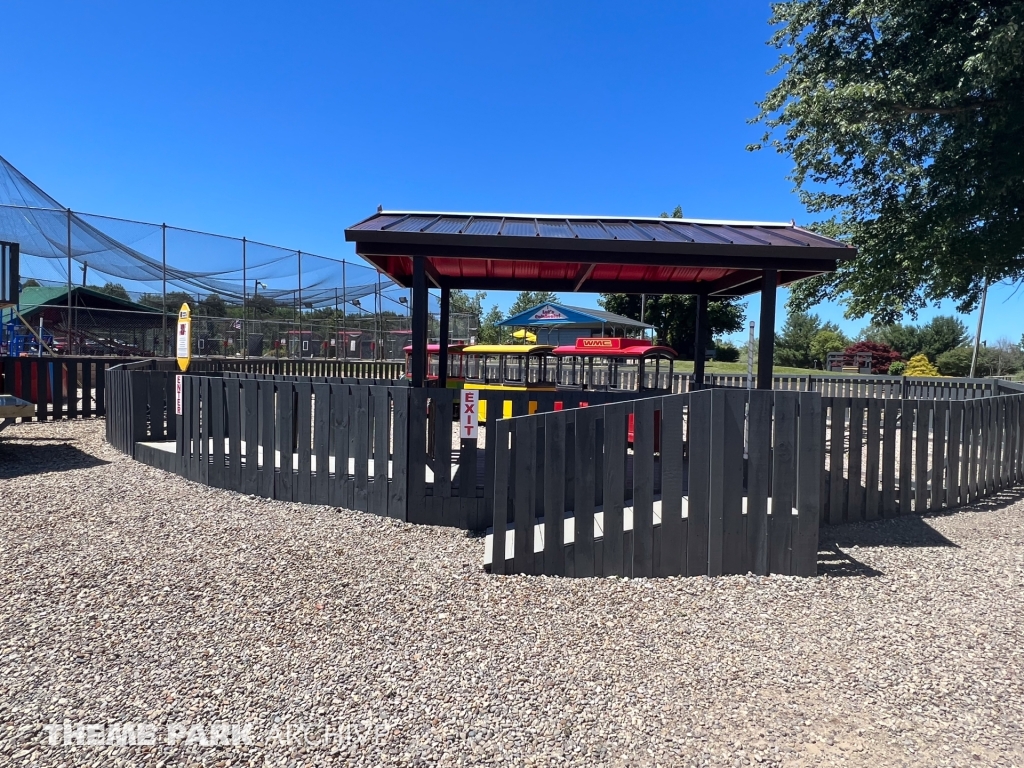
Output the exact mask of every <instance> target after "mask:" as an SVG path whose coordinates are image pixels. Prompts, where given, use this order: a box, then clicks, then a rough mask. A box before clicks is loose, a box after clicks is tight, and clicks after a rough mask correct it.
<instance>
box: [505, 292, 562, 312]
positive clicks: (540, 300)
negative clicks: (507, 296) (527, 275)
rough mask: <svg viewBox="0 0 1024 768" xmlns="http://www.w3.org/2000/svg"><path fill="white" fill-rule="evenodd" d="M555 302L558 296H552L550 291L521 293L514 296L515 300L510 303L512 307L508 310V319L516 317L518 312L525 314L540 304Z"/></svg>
mask: <svg viewBox="0 0 1024 768" xmlns="http://www.w3.org/2000/svg"><path fill="white" fill-rule="evenodd" d="M557 301H558V296H556V295H555V294H553V293H552V292H551V291H523V292H521V293H520V294H519V295H518V296H516V300H515V301H514V302H512V306H511V307H509V308H508V317H513V316H515V315H518V314H519V313H520V312H525V311H526V310H528V309H532V308H533V307H536V306H538V305H540V304H547V303H549V302H557Z"/></svg>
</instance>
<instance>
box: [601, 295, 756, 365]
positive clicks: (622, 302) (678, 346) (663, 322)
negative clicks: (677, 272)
mask: <svg viewBox="0 0 1024 768" xmlns="http://www.w3.org/2000/svg"><path fill="white" fill-rule="evenodd" d="M640 298H641V297H640V296H637V295H636V294H631V293H603V294H601V298H600V299H598V303H600V305H601V306H602V307H604V308H605V309H606V310H608V311H609V312H614V313H616V314H618V315H624V316H626V317H631V318H633V319H634V320H640ZM643 322H645V323H648V324H650V325H653V326H654V327H655V329H656V330H657V332H658V338H659V339H660V340H661V342H662V343H663V344H666V345H668V346H670V347H672V348H673V349H674V350H675V351H676V352H678V353H679V354H680V355H681V356H682V357H684V358H687V359H693V355H694V348H693V343H694V339H695V337H696V333H697V297H696V296H674V295H665V296H648V297H647V306H646V312H645V313H644V318H643ZM708 326H709V327H710V338H713V337H715V336H719V335H721V334H727V333H736V332H737V331H742V330H743V305H741V304H737V303H736V302H735V301H734V300H725V301H710V302H708Z"/></svg>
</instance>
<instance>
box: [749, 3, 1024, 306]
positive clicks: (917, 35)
mask: <svg viewBox="0 0 1024 768" xmlns="http://www.w3.org/2000/svg"><path fill="white" fill-rule="evenodd" d="M772 9H773V14H772V18H771V23H772V24H775V25H777V29H776V31H775V33H774V35H773V36H772V37H771V39H770V41H769V43H770V44H771V45H773V46H775V47H776V48H778V49H779V51H780V57H779V61H778V64H777V66H776V68H775V69H774V70H773V72H778V73H781V79H780V81H779V83H778V85H776V86H775V87H774V88H773V89H771V91H769V92H768V94H767V96H766V97H765V99H764V100H763V101H762V102H761V103H760V105H759V106H760V114H758V115H757V117H756V118H755V122H761V123H762V124H763V125H764V126H765V127H766V129H767V130H766V133H765V135H764V137H763V139H762V141H761V142H760V143H759V144H756V145H753V146H752V147H751V149H760V148H761V147H772V148H774V149H775V150H777V151H778V152H780V153H783V154H785V155H788V156H789V157H790V158H791V159H792V161H793V164H794V165H793V171H792V175H791V178H792V180H793V181H794V182H795V184H796V186H797V189H798V190H799V193H800V196H801V199H802V201H803V203H804V204H805V206H806V207H807V209H808V210H809V211H810V212H811V213H819V214H824V215H825V216H826V218H825V219H824V220H822V221H819V222H818V224H817V225H815V227H816V228H817V229H818V230H819V231H821V232H823V233H825V234H828V235H831V236H834V237H839V238H841V239H845V240H847V241H848V242H850V243H851V244H853V245H855V246H856V247H857V248H858V249H859V252H858V256H857V258H856V259H855V260H853V261H851V262H846V263H844V264H843V265H842V266H841V267H840V268H839V270H838V271H837V272H836V273H834V274H831V275H824V276H820V277H816V278H811V279H809V280H805V281H801V282H800V283H797V284H795V285H794V286H793V288H792V295H791V302H792V306H793V307H795V308H797V309H806V308H807V307H809V306H812V305H813V304H815V303H817V302H819V301H822V300H830V299H835V300H841V301H845V302H846V304H847V313H848V315H849V316H851V317H864V316H871V317H873V318H874V319H875V320H876V321H878V322H881V323H886V324H888V323H892V322H895V321H897V320H899V319H901V318H902V316H903V315H904V314H909V315H910V316H914V315H915V313H916V311H917V310H918V309H920V308H921V307H923V306H926V305H927V304H929V303H931V302H934V301H937V300H939V299H943V298H953V299H955V300H956V301H957V303H958V310H959V311H961V312H967V311H969V310H971V309H972V308H973V307H974V305H975V303H976V301H977V299H978V297H979V295H980V293H981V290H982V288H983V285H984V283H985V281H986V280H988V281H990V282H995V281H998V280H1002V279H1015V280H1019V279H1024V206H1022V205H1021V201H1022V200H1024V99H1022V98H1021V94H1022V93H1024V3H1022V2H1020V0H1016V1H1011V0H928V2H924V1H923V0H787V2H778V3H775V4H774V5H773V6H772Z"/></svg>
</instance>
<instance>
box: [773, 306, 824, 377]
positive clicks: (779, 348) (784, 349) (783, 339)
mask: <svg viewBox="0 0 1024 768" xmlns="http://www.w3.org/2000/svg"><path fill="white" fill-rule="evenodd" d="M821 330H822V327H821V320H820V319H819V318H818V316H817V315H811V314H808V313H807V312H793V311H791V312H790V313H789V314H788V315H786V322H785V324H784V325H783V326H782V332H781V333H779V334H778V336H776V338H775V364H776V365H789V366H793V367H795V368H810V367H811V362H812V361H813V359H814V355H813V354H812V352H811V344H812V343H813V341H814V337H815V336H817V335H818V334H819V333H820V332H821Z"/></svg>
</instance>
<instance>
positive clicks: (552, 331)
mask: <svg viewBox="0 0 1024 768" xmlns="http://www.w3.org/2000/svg"><path fill="white" fill-rule="evenodd" d="M498 325H500V326H501V327H503V328H526V329H529V330H530V331H531V332H532V333H534V334H535V335H536V336H537V343H538V344H553V345H555V346H561V345H565V344H575V343H576V339H578V338H581V337H584V336H588V337H589V336H637V337H639V336H644V335H645V334H647V332H648V331H650V332H651V333H653V332H654V326H651V325H647V324H646V323H641V322H640V321H639V320H633V319H632V318H629V317H624V316H622V315H616V314H615V313H614V312H605V311H604V310H603V309H585V308H583V307H570V306H568V305H566V304H556V303H555V302H548V303H546V304H540V305H538V306H536V307H531V308H530V309H527V310H526V311H525V312H520V313H519V314H518V315H513V316H512V317H510V318H509V319H508V320H505V321H503V322H501V323H498Z"/></svg>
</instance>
